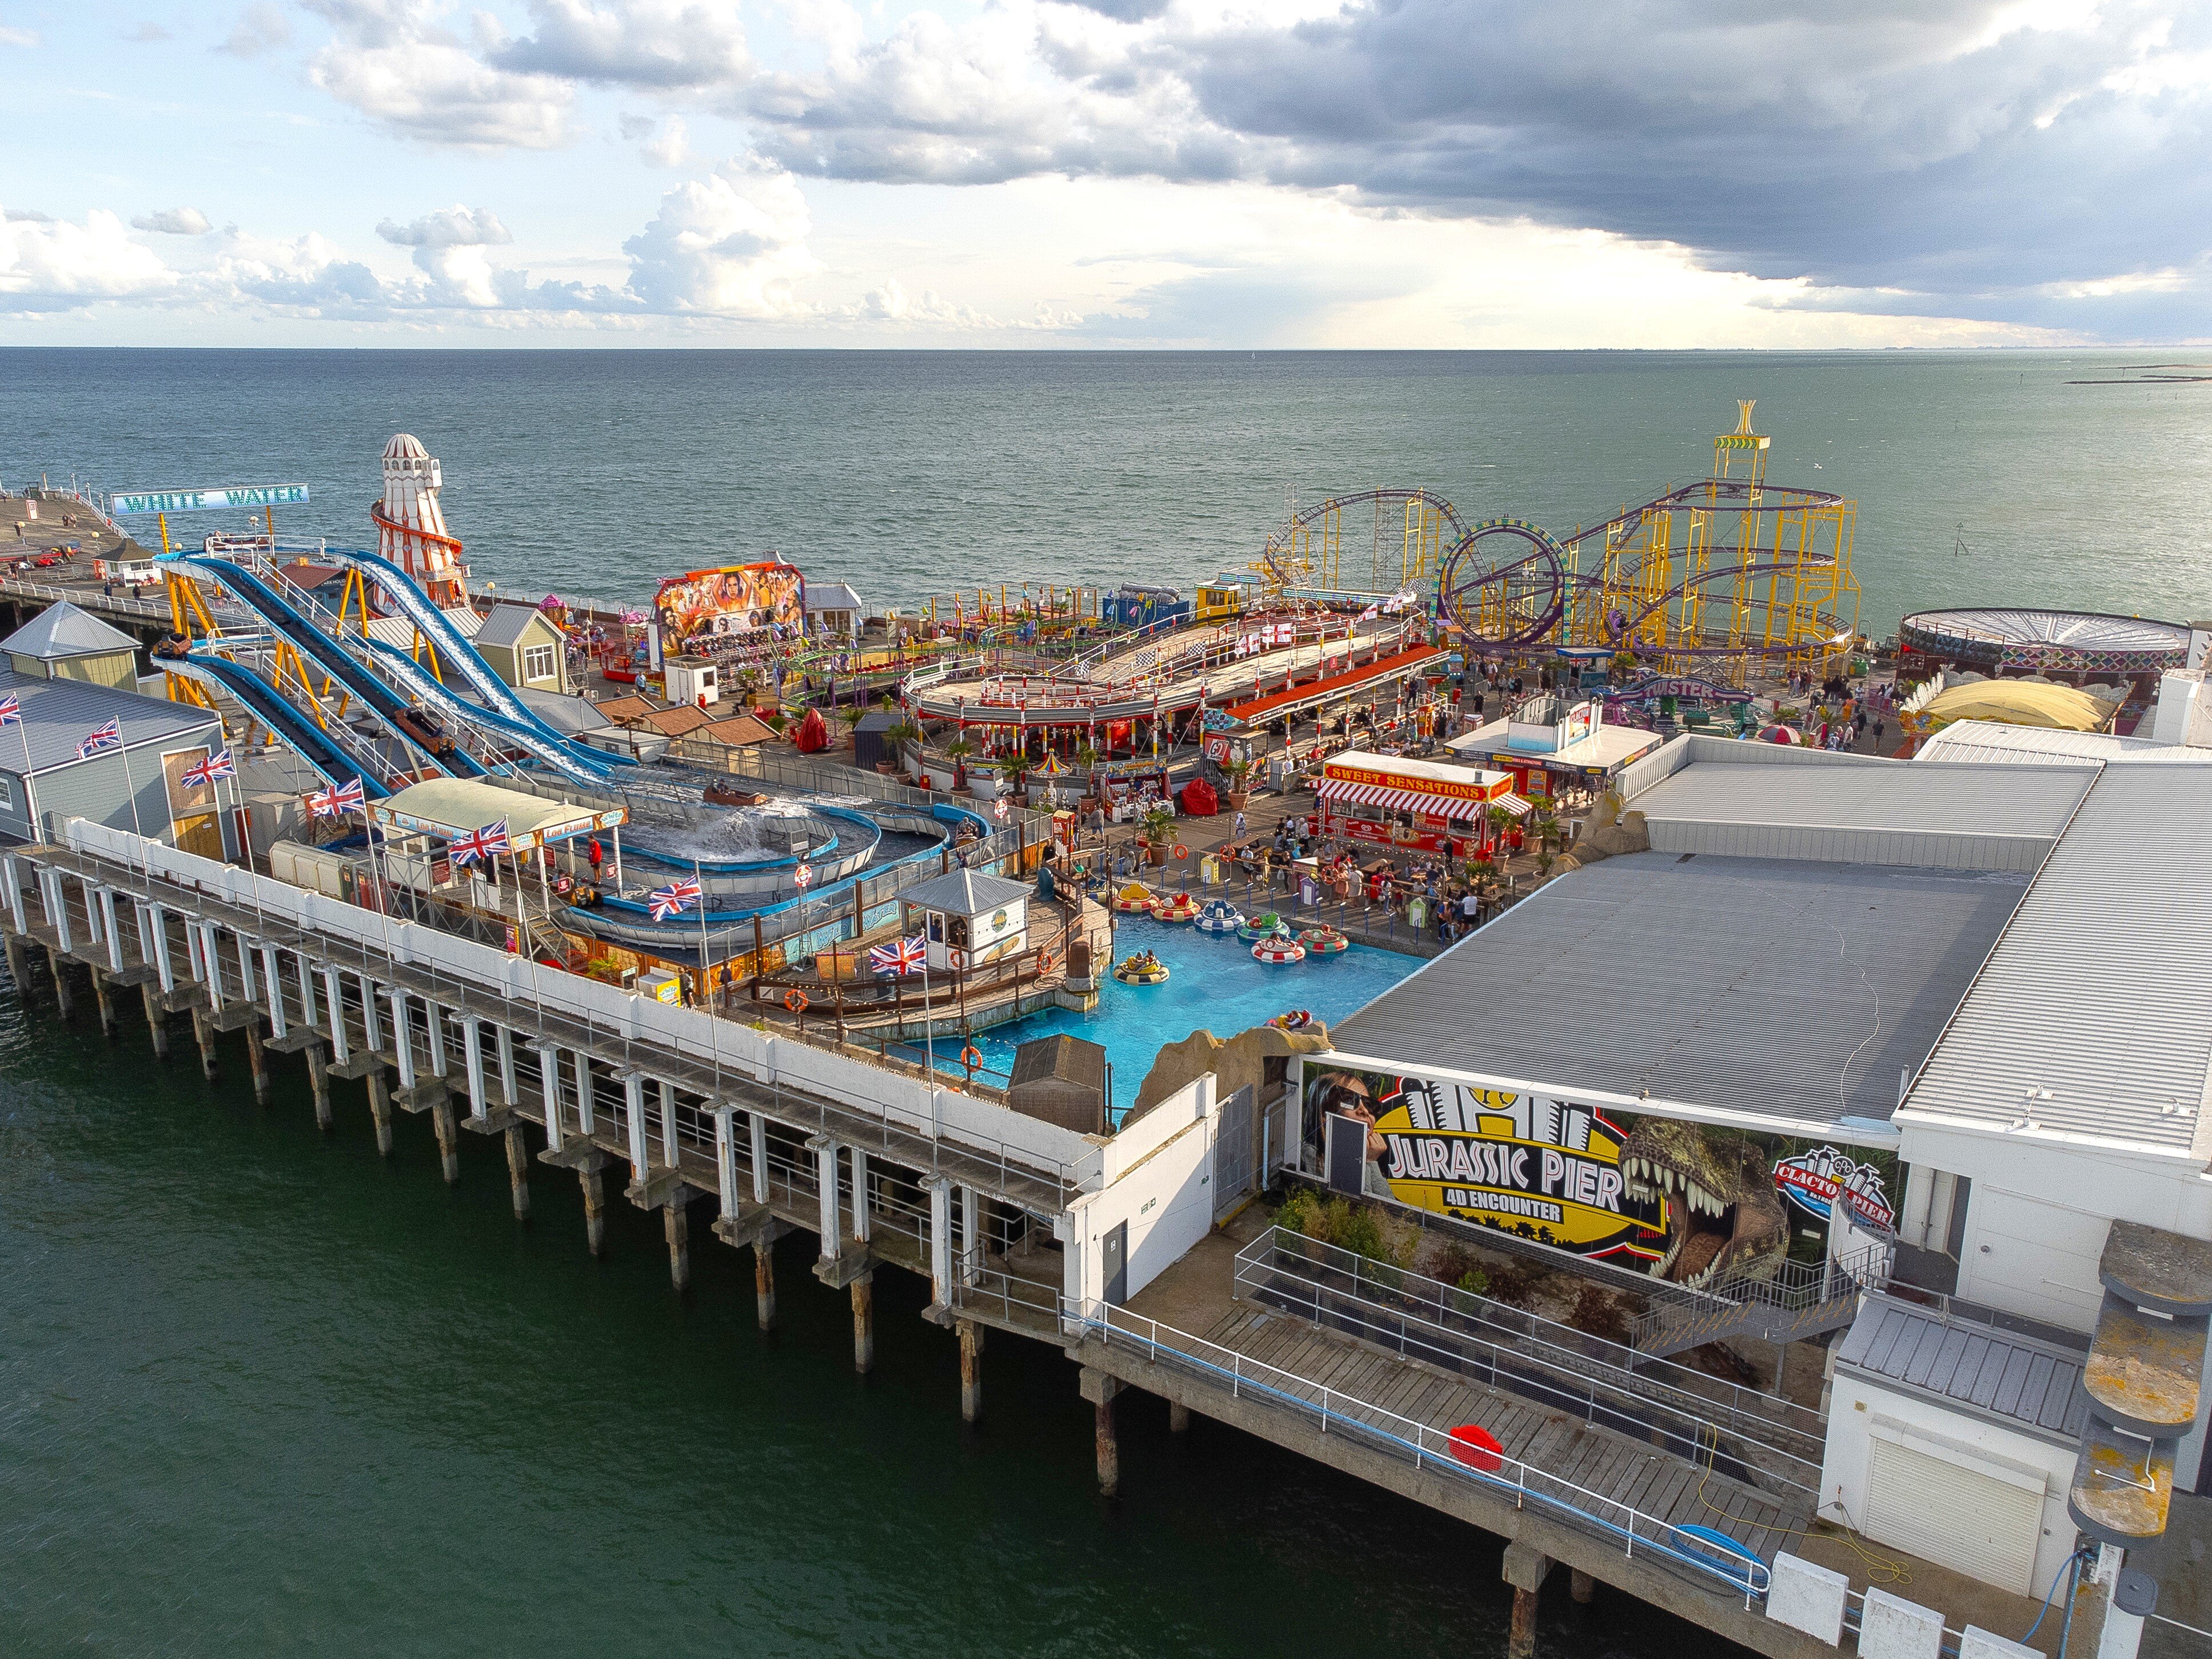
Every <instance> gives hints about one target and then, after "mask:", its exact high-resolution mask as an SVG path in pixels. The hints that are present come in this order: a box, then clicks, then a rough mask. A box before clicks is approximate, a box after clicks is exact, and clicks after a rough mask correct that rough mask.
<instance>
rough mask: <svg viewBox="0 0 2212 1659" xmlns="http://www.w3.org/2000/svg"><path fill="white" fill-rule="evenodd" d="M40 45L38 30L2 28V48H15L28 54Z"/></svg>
mask: <svg viewBox="0 0 2212 1659" xmlns="http://www.w3.org/2000/svg"><path fill="white" fill-rule="evenodd" d="M38 44H39V32H38V31H37V30H36V29H11V28H6V27H0V46H14V47H16V48H17V49H19V50H21V51H23V52H28V51H30V50H31V48H32V47H33V46H37V45H38Z"/></svg>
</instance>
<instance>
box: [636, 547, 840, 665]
mask: <svg viewBox="0 0 2212 1659" xmlns="http://www.w3.org/2000/svg"><path fill="white" fill-rule="evenodd" d="M805 619H806V581H805V577H803V576H802V575H800V574H799V567H798V566H796V565H790V564H785V563H783V562H781V561H780V560H771V561H768V562H763V563H760V564H743V565H729V566H726V567H724V568H721V569H720V570H693V571H690V572H687V573H686V574H684V575H681V576H671V577H670V578H669V579H668V580H665V581H664V582H662V583H661V584H660V586H659V590H658V591H657V592H655V593H654V594H653V620H654V622H655V623H656V624H658V626H659V630H660V647H661V649H662V651H663V652H665V653H669V654H671V655H682V654H684V653H686V652H689V651H692V650H694V649H701V648H711V647H712V643H713V641H714V640H715V639H717V638H723V637H727V636H730V635H746V634H751V633H756V632H757V631H758V630H760V629H764V628H768V627H769V626H771V625H781V626H782V627H784V628H787V629H790V630H791V631H792V632H793V633H794V634H795V633H797V632H798V631H799V628H800V626H801V624H802V623H805Z"/></svg>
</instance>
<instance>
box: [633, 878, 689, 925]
mask: <svg viewBox="0 0 2212 1659" xmlns="http://www.w3.org/2000/svg"><path fill="white" fill-rule="evenodd" d="M645 902H646V908H648V909H650V910H651V911H652V912H653V920H654V921H667V920H668V919H669V917H671V916H680V915H683V914H684V912H685V911H686V910H689V909H690V908H691V907H692V906H693V905H695V904H696V903H697V902H699V884H698V883H697V882H696V881H694V880H692V879H691V878H690V877H689V876H686V877H685V878H684V879H683V880H682V881H671V882H670V883H669V884H668V885H667V886H665V887H656V888H654V889H653V890H652V891H651V892H650V893H648V894H647V895H646V896H645Z"/></svg>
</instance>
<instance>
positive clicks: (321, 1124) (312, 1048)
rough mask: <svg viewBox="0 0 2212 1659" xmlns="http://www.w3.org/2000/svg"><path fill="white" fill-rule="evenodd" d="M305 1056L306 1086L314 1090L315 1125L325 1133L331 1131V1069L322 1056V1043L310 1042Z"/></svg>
mask: <svg viewBox="0 0 2212 1659" xmlns="http://www.w3.org/2000/svg"><path fill="white" fill-rule="evenodd" d="M305 1052H306V1054H307V1086H308V1087H309V1088H311V1089H313V1091H315V1127H317V1128H318V1129H320V1130H321V1131H322V1132H323V1133H325V1134H328V1133H330V1132H331V1071H330V1066H329V1065H328V1064H327V1063H326V1062H325V1060H324V1058H323V1045H322V1044H321V1043H319V1042H311V1043H309V1044H308V1045H307V1049H306V1051H305Z"/></svg>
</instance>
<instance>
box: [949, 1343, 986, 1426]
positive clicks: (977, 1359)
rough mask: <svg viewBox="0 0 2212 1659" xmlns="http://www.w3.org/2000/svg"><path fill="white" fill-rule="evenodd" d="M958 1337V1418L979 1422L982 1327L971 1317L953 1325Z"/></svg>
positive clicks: (981, 1388) (981, 1382)
mask: <svg viewBox="0 0 2212 1659" xmlns="http://www.w3.org/2000/svg"><path fill="white" fill-rule="evenodd" d="M953 1329H954V1330H955V1331H957V1333H958V1334H959V1337H960V1420H961V1421H962V1422H963V1423H976V1422H981V1420H982V1417H983V1328H982V1327H981V1325H978V1324H977V1323H976V1322H975V1321H974V1320H972V1319H963V1320H961V1321H960V1322H958V1323H957V1324H956V1325H955V1326H954V1327H953Z"/></svg>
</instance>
